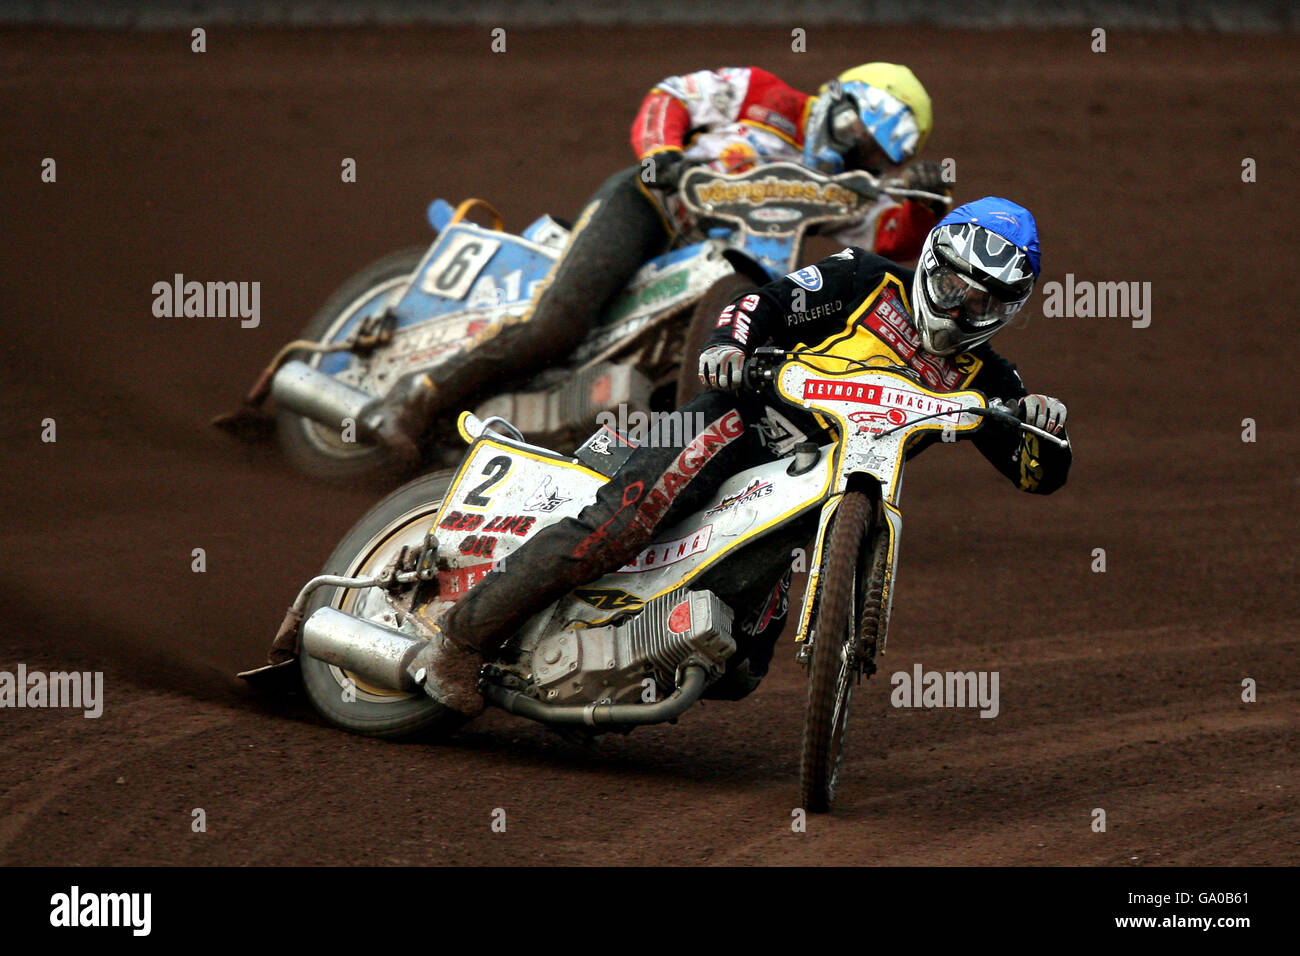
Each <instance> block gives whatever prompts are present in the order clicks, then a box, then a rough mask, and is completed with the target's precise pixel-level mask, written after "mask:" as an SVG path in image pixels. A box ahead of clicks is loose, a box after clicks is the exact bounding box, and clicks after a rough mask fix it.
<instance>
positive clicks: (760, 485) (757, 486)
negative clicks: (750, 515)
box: [704, 478, 772, 516]
mask: <svg viewBox="0 0 1300 956" xmlns="http://www.w3.org/2000/svg"><path fill="white" fill-rule="evenodd" d="M771 493H772V483H771V482H770V481H763V480H762V479H760V478H755V479H754V480H753V481H751V482H750V483H749V485H748V486H747V487H746V488H745V489H743V490H742V491H738V492H736V494H734V495H728V496H727V497H726V498H723V499H722V501H721V502H720V503H719V504H718V505H717V506H716V507H713V508H710V509H709V510H708V511H706V512H704V513H705V515H707V516H712V515H717V514H722V513H723V512H727V511H730V510H731V509H732V508H736V507H739V506H740V505H743V504H748V503H749V502H751V501H757V500H758V499H759V498H766V497H767V496H768V495H770V494H771Z"/></svg>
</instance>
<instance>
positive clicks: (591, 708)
mask: <svg viewBox="0 0 1300 956" xmlns="http://www.w3.org/2000/svg"><path fill="white" fill-rule="evenodd" d="M707 683H708V675H707V674H706V672H705V670H704V668H703V667H701V666H700V665H698V664H688V665H687V666H686V668H685V676H683V678H682V684H681V686H680V687H678V688H677V689H676V690H675V691H673V692H672V693H671V694H670V695H668V696H667V697H665V698H664V699H663V700H658V701H655V702H654V703H653V704H544V703H542V702H541V701H540V700H536V699H535V698H532V697H526V696H524V695H523V694H521V693H519V691H517V690H510V689H508V688H505V687H502V686H500V685H499V684H489V685H488V686H487V687H485V688H484V689H483V696H484V697H486V698H487V699H488V700H490V701H491V702H492V703H494V704H496V705H497V706H498V707H500V708H501V709H502V710H508V711H509V712H510V713H512V714H519V715H520V716H523V717H528V718H530V719H532V720H536V721H539V722H541V723H543V724H585V725H586V726H588V727H600V726H609V725H610V724H617V725H622V726H629V725H634V724H661V723H663V722H664V721H666V720H673V719H674V718H676V717H678V716H680V715H681V714H682V713H684V712H685V711H686V709H687V708H688V707H690V706H691V704H693V703H695V702H696V701H697V700H699V699H700V695H701V694H703V693H704V688H705V685H706V684H707Z"/></svg>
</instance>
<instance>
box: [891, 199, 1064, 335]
mask: <svg viewBox="0 0 1300 956" xmlns="http://www.w3.org/2000/svg"><path fill="white" fill-rule="evenodd" d="M1038 272H1039V255H1038V225H1037V224H1036V223H1035V222H1034V217H1033V214H1032V213H1030V211H1029V210H1028V209H1026V208H1025V207H1024V206H1021V205H1019V204H1018V203H1014V202H1012V201H1011V200H1009V199H1001V198H999V197H997V196H986V197H985V198H983V199H977V200H975V201H974V202H969V203H966V204H965V205H964V206H958V207H957V208H956V209H954V210H953V211H952V212H950V213H948V215H946V216H944V217H943V218H942V219H941V220H939V222H938V224H937V225H936V226H935V227H934V228H933V229H932V230H930V234H929V235H928V236H926V238H925V245H924V246H922V248H921V257H920V260H919V262H918V263H917V267H916V274H915V276H914V277H913V279H912V313H913V315H914V317H915V320H916V329H917V331H918V332H919V333H920V335H921V345H922V346H923V347H924V348H925V350H926V351H927V352H931V353H933V354H935V355H955V354H956V353H958V352H964V351H966V350H967V349H971V348H974V347H975V346H977V345H979V344H981V343H983V342H987V341H988V340H989V339H991V338H992V337H993V336H994V335H995V334H996V333H997V332H998V331H999V330H1000V329H1001V328H1002V327H1003V326H1005V325H1006V324H1007V323H1008V322H1010V321H1011V317H1012V316H1014V315H1015V314H1016V313H1017V312H1018V311H1020V307H1021V306H1023V305H1024V304H1025V302H1026V301H1027V300H1028V299H1029V295H1030V293H1031V292H1033V289H1034V283H1035V282H1036V281H1037V280H1038Z"/></svg>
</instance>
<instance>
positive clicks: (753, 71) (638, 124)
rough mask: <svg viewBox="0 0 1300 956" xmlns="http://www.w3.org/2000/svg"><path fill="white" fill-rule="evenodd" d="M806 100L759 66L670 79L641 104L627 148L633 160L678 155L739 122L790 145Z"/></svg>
mask: <svg viewBox="0 0 1300 956" xmlns="http://www.w3.org/2000/svg"><path fill="white" fill-rule="evenodd" d="M807 101H808V96H807V94H805V93H800V92H799V91H798V90H796V89H794V88H793V87H791V86H789V85H787V84H786V83H784V82H782V81H781V80H780V79H778V78H777V77H775V76H773V75H772V74H771V73H769V72H767V71H766V70H760V69H759V68H758V67H726V68H724V69H720V70H698V71H696V72H695V73H687V74H685V75H683V76H670V77H668V78H667V79H666V80H663V81H662V82H660V83H658V84H657V85H656V86H655V88H654V89H652V90H651V91H650V93H649V95H647V96H646V98H645V99H644V100H643V101H642V102H641V109H640V110H639V111H638V112H637V115H636V119H635V120H634V121H633V123H632V149H633V150H635V151H636V155H637V158H638V159H644V158H645V157H647V156H651V155H653V154H654V153H658V152H662V151H664V150H674V151H681V150H682V149H684V148H686V147H687V146H689V140H690V138H691V137H692V135H693V134H695V133H698V132H702V131H707V130H712V129H717V128H719V127H723V126H728V125H730V124H732V123H735V122H738V121H743V122H746V123H752V124H755V125H758V126H763V127H765V128H767V129H770V130H771V131H772V132H775V133H776V134H777V135H779V136H783V137H785V138H786V139H788V140H790V142H792V143H793V142H795V138H796V137H797V136H798V134H799V131H800V126H801V123H802V122H803V114H804V106H805V104H806V103H807Z"/></svg>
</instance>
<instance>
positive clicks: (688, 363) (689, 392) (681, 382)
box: [677, 272, 757, 408]
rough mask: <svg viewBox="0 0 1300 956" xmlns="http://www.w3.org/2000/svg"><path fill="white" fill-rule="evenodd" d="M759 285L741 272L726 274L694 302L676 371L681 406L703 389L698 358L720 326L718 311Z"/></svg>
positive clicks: (679, 405)
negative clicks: (680, 360) (718, 325)
mask: <svg viewBox="0 0 1300 956" xmlns="http://www.w3.org/2000/svg"><path fill="white" fill-rule="evenodd" d="M756 288H757V286H755V285H754V283H752V282H751V281H749V280H748V279H746V278H745V277H744V276H742V275H741V274H740V273H738V272H733V273H731V275H725V276H723V277H722V278H721V279H719V280H718V281H717V282H715V283H713V285H711V286H709V288H708V291H707V292H705V293H704V295H703V296H701V297H700V300H699V301H698V302H696V303H695V308H694V309H693V310H692V311H691V322H690V325H688V326H687V328H686V338H685V340H684V341H683V342H682V364H681V368H680V369H679V370H678V372H677V407H678V408H681V407H682V406H683V405H685V404H686V403H687V402H689V401H690V400H691V399H692V398H694V397H695V396H696V395H699V394H700V393H701V392H703V391H704V385H703V383H701V382H700V370H699V360H700V352H701V351H702V350H703V349H704V343H705V342H707V341H708V340H709V336H711V335H712V334H713V330H714V329H715V328H717V324H718V313H719V312H721V311H722V310H723V309H725V308H726V307H727V305H728V303H730V302H731V300H732V299H734V298H736V297H737V296H740V295H744V294H745V293H746V292H753V291H754V290H755V289H756Z"/></svg>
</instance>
